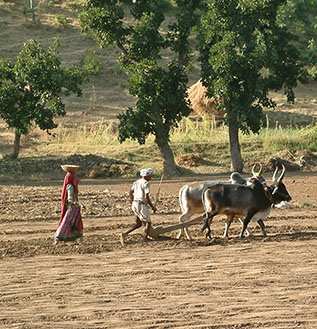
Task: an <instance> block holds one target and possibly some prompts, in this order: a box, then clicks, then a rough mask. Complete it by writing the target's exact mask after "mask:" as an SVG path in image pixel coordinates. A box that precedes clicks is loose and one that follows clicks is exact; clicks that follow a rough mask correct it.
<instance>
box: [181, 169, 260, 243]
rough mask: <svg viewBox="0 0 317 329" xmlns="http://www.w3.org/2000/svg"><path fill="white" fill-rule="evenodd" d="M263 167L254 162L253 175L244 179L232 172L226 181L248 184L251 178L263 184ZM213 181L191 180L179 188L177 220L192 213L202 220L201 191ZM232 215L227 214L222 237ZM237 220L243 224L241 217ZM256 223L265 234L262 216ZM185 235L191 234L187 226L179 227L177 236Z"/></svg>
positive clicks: (249, 232) (227, 228)
mask: <svg viewBox="0 0 317 329" xmlns="http://www.w3.org/2000/svg"><path fill="white" fill-rule="evenodd" d="M258 165H259V166H260V169H259V171H258V172H256V171H255V169H256V167H257V166H258ZM262 170H263V167H262V165H261V164H259V163H256V164H255V165H254V166H253V168H252V174H253V176H252V177H251V178H249V179H247V180H246V179H244V178H243V177H241V176H240V174H239V173H237V172H234V173H232V174H231V175H230V179H229V180H228V181H227V182H223V183H227V184H250V181H251V179H258V180H259V181H260V182H261V183H263V184H265V179H264V178H263V177H262V176H261V173H262ZM216 183H219V182H215V181H212V182H210V181H205V182H193V183H191V184H186V185H184V186H183V187H181V188H180V190H179V205H180V208H181V212H182V214H181V216H180V217H179V221H180V222H181V223H182V222H185V221H188V220H189V219H190V218H191V217H192V216H193V215H195V214H199V215H200V216H199V217H197V220H203V218H204V214H205V210H204V206H203V203H202V192H203V191H204V190H205V189H206V188H208V187H211V186H213V185H215V184H216ZM233 218H234V216H228V217H227V220H226V223H225V230H224V235H223V236H224V237H228V230H229V227H230V225H231V223H232V220H233ZM238 220H239V221H240V222H241V224H243V221H242V219H241V218H238ZM257 223H258V225H259V226H260V227H261V230H262V233H263V235H264V236H266V231H265V225H264V223H263V220H262V218H260V219H258V220H257ZM246 232H247V234H248V235H250V234H251V231H250V230H249V229H247V230H246ZM184 235H186V238H187V239H188V240H191V239H192V238H191V235H190V233H189V229H188V228H182V229H180V231H179V233H178V235H177V238H178V239H180V238H181V237H182V236H184Z"/></svg>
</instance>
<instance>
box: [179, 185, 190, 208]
mask: <svg viewBox="0 0 317 329" xmlns="http://www.w3.org/2000/svg"><path fill="white" fill-rule="evenodd" d="M188 188H189V187H188V185H185V186H183V187H182V188H181V189H180V190H179V193H178V199H179V206H180V208H181V212H182V214H183V213H184V212H185V208H184V204H183V202H184V201H185V196H186V194H187V191H188Z"/></svg>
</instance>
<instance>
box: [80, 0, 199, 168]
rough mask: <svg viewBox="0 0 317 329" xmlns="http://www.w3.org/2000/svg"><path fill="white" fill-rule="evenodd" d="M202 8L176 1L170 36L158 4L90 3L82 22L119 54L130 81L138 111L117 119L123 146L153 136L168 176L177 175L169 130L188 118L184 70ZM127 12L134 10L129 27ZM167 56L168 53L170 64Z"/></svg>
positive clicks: (193, 0)
mask: <svg viewBox="0 0 317 329" xmlns="http://www.w3.org/2000/svg"><path fill="white" fill-rule="evenodd" d="M131 2H132V1H131ZM198 4H199V1H197V0H188V1H181V0H177V1H176V7H175V8H174V11H173V13H174V14H175V15H174V17H173V21H172V23H170V24H168V27H167V33H163V30H162V24H163V23H164V22H165V17H164V12H163V10H162V7H161V6H160V3H159V1H156V0H135V1H133V4H131V5H130V6H128V7H127V6H125V7H123V5H122V2H121V1H115V0H112V1H104V0H88V1H87V2H86V7H85V10H84V12H82V14H81V16H80V20H81V22H82V27H83V29H84V30H86V31H88V30H89V31H91V32H92V33H93V35H94V36H95V38H96V40H97V42H98V44H99V45H100V46H101V47H106V46H109V45H112V46H116V47H118V48H119V49H120V50H121V55H120V56H119V62H120V64H121V66H122V67H123V68H124V69H125V71H126V72H127V73H128V75H129V79H128V82H129V92H130V94H131V95H132V96H135V97H136V99H137V101H136V105H135V107H133V108H132V107H131V108H128V109H127V110H126V112H125V113H122V114H120V115H119V119H120V125H119V140H120V141H121V142H123V141H124V140H126V139H128V138H131V139H136V140H137V141H138V142H139V143H140V144H143V143H145V141H146V137H147V136H148V135H149V134H153V135H154V136H155V141H156V143H157V145H158V147H159V149H160V151H161V154H162V156H163V159H164V170H165V172H168V173H169V174H175V172H176V167H175V163H174V157H173V154H172V152H171V149H170V147H169V144H168V142H169V134H170V129H171V128H172V127H175V126H177V124H178V122H179V121H180V120H181V118H182V117H183V116H186V115H188V114H189V113H190V107H189V103H188V101H186V97H187V85H186V84H187V82H188V79H187V74H186V66H187V65H188V64H189V61H190V44H189V40H188V39H189V36H190V33H191V30H192V27H193V26H194V25H195V23H196V14H195V9H196V8H197V6H198ZM124 9H125V10H126V11H127V10H128V9H129V10H130V13H129V15H130V16H129V17H130V19H129V22H130V23H127V19H126V16H127V12H125V10H124ZM163 52H169V58H170V59H169V60H166V59H165V58H163V56H162V53H163Z"/></svg>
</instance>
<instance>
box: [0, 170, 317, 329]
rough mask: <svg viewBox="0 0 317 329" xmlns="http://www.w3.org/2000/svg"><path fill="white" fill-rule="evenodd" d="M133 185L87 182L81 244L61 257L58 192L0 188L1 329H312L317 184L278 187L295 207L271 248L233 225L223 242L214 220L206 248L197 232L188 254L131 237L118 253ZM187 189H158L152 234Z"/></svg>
mask: <svg viewBox="0 0 317 329" xmlns="http://www.w3.org/2000/svg"><path fill="white" fill-rule="evenodd" d="M219 179H220V178H219ZM130 183H131V182H130V181H129V182H126V181H125V182H120V184H118V182H114V181H112V182H111V181H109V182H105V183H104V184H101V183H100V182H88V181H86V182H85V181H84V182H82V184H81V189H80V193H81V201H82V202H83V203H84V204H85V205H86V210H85V211H84V213H83V215H84V216H83V217H84V225H85V235H86V239H87V244H85V245H81V244H79V243H77V242H75V243H67V244H61V245H59V246H58V247H57V248H54V247H53V246H52V235H53V234H54V231H55V229H56V225H57V220H58V215H59V193H60V187H56V186H53V185H54V184H51V186H49V187H46V188H44V187H43V186H35V185H31V184H25V185H23V186H5V185H2V186H0V195H1V198H0V200H1V201H0V259H1V260H0V261H1V265H2V266H1V267H0V282H1V288H0V328H23V329H24V328H30V329H31V328H32V329H34V328H58V329H61V328H85V329H86V328H136V329H141V328H166V329H167V328H195V329H197V328H212V329H215V328H219V329H220V328H221V329H231V328H232V329H233V328H235V329H236V328H274V329H280V328H285V329H286V328H288V329H289V328H305V329H316V328H317V283H316V268H317V259H316V250H317V195H316V193H315V191H316V188H315V187H316V185H317V184H316V183H317V176H316V175H310V174H298V175H294V176H290V175H288V176H287V177H286V178H285V183H286V185H287V187H288V189H289V192H290V193H291V195H292V197H293V201H292V202H291V203H290V207H289V208H286V209H280V210H277V209H276V210H273V211H272V213H271V215H270V216H269V218H267V219H266V221H265V223H266V226H267V231H268V237H267V238H263V237H262V236H261V232H260V229H259V228H258V227H256V226H254V224H251V225H250V228H251V229H252V231H253V233H254V236H253V237H248V238H245V239H244V240H242V241H241V240H240V239H238V238H237V235H238V233H239V231H240V229H241V224H240V223H238V222H235V223H233V224H232V227H231V228H230V232H229V234H230V237H231V238H230V239H223V238H222V234H223V229H224V220H223V218H221V217H219V218H216V219H215V220H214V223H213V226H212V232H213V236H214V238H213V240H212V241H206V240H205V238H204V236H202V235H201V234H200V227H201V225H196V226H193V227H192V230H191V231H192V233H193V237H194V241H192V242H188V241H184V240H182V241H179V240H176V234H177V232H172V233H170V234H167V235H166V236H164V237H161V238H160V239H159V240H155V241H151V242H149V243H144V242H143V241H142V236H141V234H140V233H141V232H137V233H135V234H132V235H131V236H130V237H129V240H128V242H127V244H126V246H125V247H122V246H121V245H120V243H119V241H118V233H119V232H121V231H123V230H125V229H126V228H128V227H129V226H130V225H131V222H132V216H131V213H130V205H129V202H128V200H127V196H126V194H125V192H126V191H127V190H128V189H129V188H130V185H131V184H130ZM183 184H184V181H173V182H165V183H164V184H163V187H162V194H161V200H160V203H159V207H158V208H159V210H160V213H159V214H156V215H154V216H153V223H154V224H155V225H167V224H171V223H176V222H177V221H178V216H179V208H178V201H177V193H178V189H179V187H180V186H182V185H183ZM37 185H38V184H37ZM157 187H158V182H157V181H154V182H153V183H152V195H153V196H155V195H156V191H157Z"/></svg>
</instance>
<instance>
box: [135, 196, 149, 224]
mask: <svg viewBox="0 0 317 329" xmlns="http://www.w3.org/2000/svg"><path fill="white" fill-rule="evenodd" d="M132 211H133V212H134V213H135V215H136V216H138V217H139V218H140V220H141V221H143V222H146V223H151V215H150V210H149V207H148V205H147V204H146V203H144V202H142V201H141V202H140V201H133V202H132Z"/></svg>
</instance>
